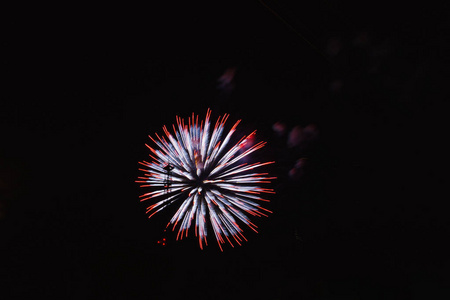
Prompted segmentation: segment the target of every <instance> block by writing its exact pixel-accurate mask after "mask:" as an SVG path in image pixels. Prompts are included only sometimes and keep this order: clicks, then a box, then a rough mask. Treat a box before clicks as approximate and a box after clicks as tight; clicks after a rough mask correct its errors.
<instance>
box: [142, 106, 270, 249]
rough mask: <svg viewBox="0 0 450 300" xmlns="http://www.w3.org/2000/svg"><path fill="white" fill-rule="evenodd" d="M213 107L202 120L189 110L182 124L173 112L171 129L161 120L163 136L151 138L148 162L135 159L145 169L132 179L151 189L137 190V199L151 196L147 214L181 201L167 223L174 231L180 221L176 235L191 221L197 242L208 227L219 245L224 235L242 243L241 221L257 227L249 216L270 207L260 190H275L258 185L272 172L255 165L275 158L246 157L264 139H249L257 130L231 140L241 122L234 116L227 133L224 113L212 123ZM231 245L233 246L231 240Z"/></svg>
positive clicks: (264, 212) (180, 235)
mask: <svg viewBox="0 0 450 300" xmlns="http://www.w3.org/2000/svg"><path fill="white" fill-rule="evenodd" d="M210 116H211V111H210V110H209V109H208V111H207V113H206V118H205V120H204V122H203V120H202V121H200V124H199V120H198V115H197V116H195V115H194V114H192V117H190V118H188V123H187V124H185V121H184V119H181V118H179V117H178V116H177V117H176V121H177V124H176V125H175V124H174V125H172V127H173V134H172V133H170V132H169V130H168V129H167V127H166V126H163V130H164V133H165V136H159V135H158V134H156V133H155V136H156V138H153V137H151V136H149V137H150V139H151V140H152V141H153V143H154V144H155V145H156V146H157V147H155V146H153V147H151V146H149V145H147V144H146V146H147V147H148V149H150V151H151V153H150V157H151V158H152V161H151V162H148V161H145V160H144V161H142V162H139V164H141V165H142V166H144V167H145V168H140V169H139V170H140V171H142V172H144V175H143V176H141V177H138V180H136V182H138V183H140V184H141V185H140V186H141V187H143V188H149V189H150V191H149V192H147V193H145V194H143V195H141V196H140V201H152V204H151V205H150V206H148V207H147V213H148V214H149V218H150V217H152V216H153V215H154V214H156V213H157V212H159V211H161V210H162V209H164V208H165V207H167V206H169V205H171V204H175V203H179V208H178V210H177V211H176V213H175V214H174V215H173V217H172V219H171V220H170V222H169V223H168V224H167V227H169V226H170V225H172V231H174V230H175V228H176V227H177V225H179V229H178V234H177V240H178V239H182V238H183V236H186V237H187V235H188V231H189V229H190V228H191V225H192V224H194V223H195V229H194V231H195V235H196V236H197V237H198V240H199V245H200V248H201V249H203V243H205V245H207V244H208V243H207V239H206V237H207V230H208V228H209V229H210V228H211V227H212V230H213V232H214V235H215V238H216V240H217V242H218V244H219V248H220V250H221V251H223V249H222V246H221V244H224V243H225V242H226V241H228V242H229V243H230V244H231V246H233V243H234V242H236V243H237V244H239V245H241V242H242V241H243V240H245V241H246V240H247V239H246V238H245V237H244V235H243V229H242V228H241V226H242V224H245V225H247V226H248V227H249V228H251V229H252V230H253V231H255V232H257V230H256V228H257V226H256V225H255V224H253V223H252V222H251V221H250V219H249V215H251V216H258V217H260V216H266V217H267V213H271V211H270V210H268V209H265V208H263V207H262V206H261V205H260V203H261V202H264V201H265V202H268V201H269V200H267V199H263V198H262V197H261V194H263V193H274V191H273V189H269V188H263V187H260V186H259V185H261V184H268V183H270V180H272V179H275V177H269V175H268V173H255V172H254V171H253V170H254V169H256V168H259V167H262V166H265V165H268V164H271V163H273V162H262V163H261V162H256V163H251V164H250V163H247V162H244V160H246V159H244V158H246V157H247V156H248V155H250V154H251V153H253V152H255V151H256V150H258V149H260V148H262V147H263V146H264V145H265V144H266V143H265V142H259V143H253V142H252V141H253V139H254V136H255V133H256V131H254V132H252V133H250V134H249V135H247V136H243V137H242V138H241V139H240V140H239V141H238V142H237V143H236V144H234V145H232V146H231V145H229V144H231V142H230V141H231V139H232V135H233V133H234V132H235V131H236V127H237V126H238V124H239V123H240V120H238V121H237V122H236V123H235V124H234V125H233V126H232V128H231V129H230V131H229V132H228V133H227V134H226V136H225V138H224V139H222V136H224V135H225V127H224V126H225V122H226V121H227V119H228V116H229V115H227V114H225V115H224V116H223V117H219V118H218V119H217V122H216V124H215V126H214V129H212V133H211V124H210ZM233 247H234V246H233Z"/></svg>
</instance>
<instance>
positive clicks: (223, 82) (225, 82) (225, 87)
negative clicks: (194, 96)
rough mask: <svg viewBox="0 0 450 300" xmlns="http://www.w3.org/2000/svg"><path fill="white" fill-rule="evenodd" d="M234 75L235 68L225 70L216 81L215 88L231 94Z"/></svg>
mask: <svg viewBox="0 0 450 300" xmlns="http://www.w3.org/2000/svg"><path fill="white" fill-rule="evenodd" d="M235 75H236V67H230V68H227V69H226V70H225V72H224V73H223V74H222V76H220V77H219V79H217V82H218V84H217V88H218V89H219V90H222V91H224V92H232V91H233V90H234V87H235V83H234V76H235Z"/></svg>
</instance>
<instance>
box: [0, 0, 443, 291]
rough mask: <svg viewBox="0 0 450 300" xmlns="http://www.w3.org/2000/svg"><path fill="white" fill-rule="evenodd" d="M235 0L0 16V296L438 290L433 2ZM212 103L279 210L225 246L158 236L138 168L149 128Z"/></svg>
mask: <svg viewBox="0 0 450 300" xmlns="http://www.w3.org/2000/svg"><path fill="white" fill-rule="evenodd" d="M243 2H244V1H241V2H240V3H238V4H236V3H229V2H223V3H221V4H211V5H209V6H200V5H198V6H195V5H192V4H189V5H185V6H183V7H181V6H179V4H176V3H173V4H168V5H165V6H163V5H159V4H150V5H149V6H148V7H145V8H144V7H135V8H132V7H126V8H124V7H110V6H109V7H92V6H78V7H76V6H69V5H67V6H64V7H62V6H61V7H53V6H52V7H42V6H40V7H36V8H33V7H21V8H19V9H11V10H9V9H5V10H4V12H3V13H4V14H5V16H4V18H3V20H4V25H3V28H4V29H5V30H4V31H5V32H6V34H5V35H4V36H3V37H2V48H3V49H4V50H6V51H5V52H4V54H3V56H2V71H3V73H4V75H5V76H3V88H2V94H3V96H2V99H1V102H0V145H1V146H0V192H1V193H0V197H1V201H0V216H1V217H0V239H1V240H0V255H1V264H0V273H1V274H2V277H1V282H0V285H1V289H0V295H1V296H0V297H1V298H2V299H8V297H10V296H13V297H16V298H19V299H20V298H27V297H30V296H44V297H47V298H53V297H55V298H58V299H94V298H97V299H112V298H114V299H180V298H182V297H199V298H200V299H233V298H234V299H344V298H345V299H386V298H393V299H399V298H405V299H424V298H429V297H431V296H432V297H433V299H439V298H440V297H442V293H443V292H444V289H445V286H444V277H443V276H442V275H440V274H439V273H438V272H437V271H438V270H439V269H441V268H442V269H444V268H445V267H448V264H447V263H446V261H445V260H441V256H440V255H439V254H443V253H445V252H444V250H443V247H442V246H443V242H441V241H443V240H445V239H446V237H448V233H449V231H448V229H447V227H446V225H448V222H447V221H444V210H443V209H440V208H439V206H438V205H437V204H438V203H439V201H442V200H443V199H441V200H439V198H440V197H441V198H442V196H440V197H439V196H437V192H436V188H435V187H436V186H438V185H439V184H440V183H442V182H443V181H442V180H441V179H440V178H439V177H438V172H437V171H436V170H437V169H438V168H437V166H438V165H439V164H440V158H439V154H440V153H442V150H439V149H440V144H442V142H440V140H442V139H443V138H444V137H445V135H443V134H440V128H442V127H443V124H444V120H445V116H444V112H445V110H444V109H443V106H442V104H443V102H444V101H443V100H444V98H445V96H444V93H443V91H444V89H443V84H444V81H445V80H446V79H445V76H443V74H442V73H441V70H442V69H443V66H444V65H445V64H444V63H443V61H444V51H443V49H442V48H441V44H443V40H444V29H445V28H446V27H445V26H444V22H443V21H444V17H446V15H447V13H446V12H447V10H446V8H444V7H432V6H431V5H430V4H426V5H427V6H426V7H419V6H417V7H414V6H411V3H408V5H397V6H393V5H392V4H389V5H388V4H384V3H380V2H372V3H365V2H364V3H359V4H355V3H347V2H346V3H342V2H336V1H325V0H321V1H312V2H311V1H309V2H308V3H301V4H298V3H297V1H264V2H262V1H249V2H248V3H246V4H244V3H243ZM232 67H235V68H236V73H235V76H234V78H233V84H232V85H231V84H230V85H227V86H220V85H219V84H218V79H219V78H220V76H221V75H222V74H223V73H224V72H225V70H227V69H229V68H232ZM207 108H211V109H212V110H213V119H215V118H217V117H218V116H219V115H223V114H224V113H230V114H231V116H230V120H231V121H236V120H237V119H242V123H241V125H240V127H239V128H241V130H242V132H243V133H244V134H245V133H249V132H251V131H253V130H254V129H257V130H258V132H257V137H258V139H261V140H265V141H268V145H267V147H266V148H265V149H264V150H262V151H261V154H259V155H260V156H261V158H262V160H270V159H274V160H276V161H277V164H276V165H274V166H273V167H272V168H271V169H270V170H271V172H272V174H274V175H276V176H277V177H278V179H277V180H276V181H275V182H274V187H275V189H276V191H277V194H276V195H274V197H273V198H272V202H271V203H270V205H269V206H268V207H269V208H270V209H271V210H273V211H274V213H273V215H271V216H270V217H269V218H267V219H261V220H256V222H257V224H258V225H259V228H260V233H259V234H252V233H251V232H249V230H247V232H248V234H247V237H248V239H249V241H248V242H247V243H245V244H244V245H243V246H241V247H237V248H231V247H230V246H225V248H224V252H223V253H221V252H220V251H219V249H218V247H217V245H215V243H214V241H213V239H210V241H209V244H210V245H209V246H208V247H207V249H205V250H203V251H201V250H200V249H199V248H198V245H197V243H196V241H195V239H187V240H183V241H182V242H175V241H174V239H173V236H171V235H170V234H169V235H167V238H168V242H167V245H166V246H164V247H163V246H161V244H158V243H157V241H158V240H161V239H162V238H163V237H165V236H164V235H163V228H164V226H165V224H166V222H167V218H168V217H169V216H168V215H167V214H164V213H161V215H160V216H155V218H154V219H153V218H152V219H151V220H148V219H147V217H146V216H145V206H144V205H142V204H141V203H139V201H138V195H139V194H140V193H141V192H142V191H141V190H140V189H139V188H138V185H137V184H136V183H135V182H134V180H135V179H136V177H137V176H138V170H137V169H138V164H137V162H138V161H140V160H143V159H145V158H146V155H147V151H146V148H145V146H144V143H147V142H148V138H147V135H148V134H153V133H154V132H159V133H161V132H162V130H161V127H162V125H164V124H166V125H170V124H172V123H174V122H175V115H179V116H182V117H188V116H189V115H190V114H191V113H192V112H195V113H197V114H200V117H202V116H204V114H205V112H206V109H207ZM231 121H230V123H231ZM276 122H280V123H283V124H285V126H286V132H285V133H284V135H277V134H276V133H275V132H274V131H273V129H272V126H273V125H274V124H275V123H276ZM307 125H313V126H315V127H314V128H316V133H318V138H317V139H315V140H314V141H312V142H309V143H306V144H304V145H302V146H298V145H297V146H288V134H289V132H290V130H291V129H292V128H294V127H295V126H300V127H302V128H304V127H306V126H307ZM266 158H267V159H266ZM299 158H305V159H306V161H307V164H306V167H305V168H304V169H302V170H301V174H300V175H298V176H290V175H289V174H290V173H289V172H290V171H291V170H292V169H293V167H294V165H295V163H296V161H297V160H298V159H299ZM447 287H448V285H447ZM4 296H5V297H6V298H5V297H4Z"/></svg>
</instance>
